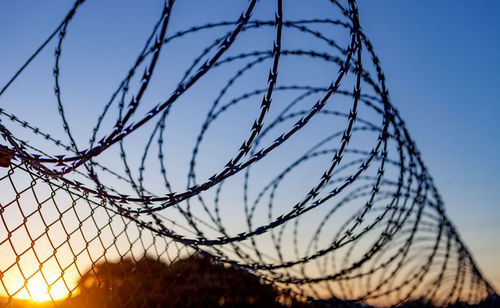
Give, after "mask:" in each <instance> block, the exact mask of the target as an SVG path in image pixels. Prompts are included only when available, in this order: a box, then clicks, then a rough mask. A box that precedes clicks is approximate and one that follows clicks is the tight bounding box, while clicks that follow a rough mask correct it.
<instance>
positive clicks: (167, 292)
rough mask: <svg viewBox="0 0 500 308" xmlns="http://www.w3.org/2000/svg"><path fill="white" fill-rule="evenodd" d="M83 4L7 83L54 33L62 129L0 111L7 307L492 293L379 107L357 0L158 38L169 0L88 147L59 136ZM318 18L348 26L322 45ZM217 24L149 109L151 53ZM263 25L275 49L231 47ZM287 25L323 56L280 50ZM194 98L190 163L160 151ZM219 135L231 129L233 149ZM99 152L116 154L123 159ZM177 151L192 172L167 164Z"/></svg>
mask: <svg viewBox="0 0 500 308" xmlns="http://www.w3.org/2000/svg"><path fill="white" fill-rule="evenodd" d="M84 2H85V1H84V0H78V1H76V2H75V3H74V5H73V7H72V8H71V10H70V11H69V12H68V14H67V15H66V16H65V17H64V19H63V21H62V22H61V24H59V26H58V27H57V28H56V29H55V31H54V32H53V33H52V34H51V35H50V36H49V37H48V38H47V39H46V40H45V41H44V42H43V44H42V45H41V46H40V47H39V48H38V49H37V50H36V51H35V52H34V53H33V55H32V56H31V57H30V58H29V59H28V60H27V61H26V63H25V64H23V65H22V66H21V67H20V68H19V70H18V71H17V72H15V73H14V74H13V75H12V77H11V78H10V79H9V81H8V82H7V83H6V85H5V86H3V87H2V90H1V91H0V99H1V98H2V95H4V93H6V92H7V91H8V90H9V89H10V88H11V87H15V85H16V81H17V80H18V79H20V78H21V77H22V74H21V73H22V72H23V70H24V69H25V68H26V67H28V66H29V65H30V64H31V63H32V62H34V61H36V60H37V57H38V56H39V53H40V52H41V51H42V50H43V49H45V48H46V47H47V46H48V45H49V43H50V42H51V41H56V42H55V44H56V49H55V53H54V60H55V64H54V67H53V76H54V94H55V97H56V102H57V111H58V113H59V115H60V117H61V120H62V132H63V133H64V135H63V134H61V135H57V136H54V135H52V134H48V133H45V132H43V131H42V130H41V129H39V128H37V126H36V124H32V123H29V122H27V121H25V120H23V119H22V117H23V115H22V114H16V115H14V114H12V113H9V111H8V108H4V109H0V121H1V122H0V132H1V134H2V136H3V138H4V140H5V145H2V146H1V147H0V158H1V165H2V167H4V168H2V169H0V190H1V192H2V197H1V199H0V217H1V221H2V223H1V224H0V253H1V256H2V261H1V262H0V282H1V287H0V289H3V290H2V292H1V295H3V296H4V297H5V302H6V304H7V305H8V306H16V305H19V303H20V300H19V298H23V297H24V298H28V299H31V300H37V299H39V298H40V296H41V295H43V296H45V297H44V298H45V299H48V300H50V302H51V304H53V305H56V306H63V307H66V306H67V307H72V306H75V307H76V306H82V305H87V306H96V307H97V306H109V307H114V306H117V307H123V306H138V307H140V306H148V307H149V306H176V305H179V306H197V305H204V304H205V305H206V304H207V303H216V304H217V305H233V304H238V303H240V304H241V303H247V304H252V303H254V304H256V303H260V304H262V305H264V304H266V305H270V304H269V302H266V301H269V300H271V302H273V304H274V305H276V307H279V306H293V305H299V303H302V304H303V305H306V302H308V303H309V305H337V304H339V303H342V304H344V305H356V304H357V303H358V304H359V303H366V304H371V305H384V306H390V305H399V304H403V303H409V302H411V301H419V302H422V303H429V304H434V305H448V304H455V303H461V302H467V303H470V304H472V303H481V302H485V301H498V295H497V294H496V292H495V290H494V289H493V288H492V287H491V285H490V284H489V283H488V282H487V281H486V280H485V279H484V277H483V276H482V274H481V272H480V271H479V269H478V268H477V266H476V264H475V262H474V260H473V258H472V255H471V253H470V252H469V250H468V249H467V248H466V246H465V245H464V243H463V242H462V240H461V238H460V236H459V235H458V233H457V231H456V228H455V227H454V226H453V224H452V223H451V222H450V220H449V219H448V217H447V216H446V213H445V209H444V203H443V201H442V199H441V197H440V195H439V192H438V190H437V188H436V187H435V185H434V183H433V180H432V178H431V176H430V174H429V172H428V170H427V168H426V167H425V165H424V163H423V161H422V159H421V156H420V153H419V152H418V150H417V148H416V145H415V143H414V141H413V140H412V139H411V137H410V135H409V132H408V131H407V129H406V128H405V126H404V122H403V120H402V118H401V116H400V115H399V113H398V111H397V109H396V108H395V106H394V105H393V104H392V103H391V101H390V97H389V94H388V90H387V88H386V85H385V76H384V73H383V71H382V68H381V65H380V61H379V59H378V57H377V55H376V54H375V51H374V48H373V46H372V44H371V43H370V41H369V39H368V38H367V37H366V35H365V34H364V33H363V31H362V29H361V27H360V22H359V20H358V12H357V6H356V3H355V1H354V0H349V1H347V2H346V3H340V2H337V1H333V0H332V1H331V5H332V7H334V8H336V9H337V12H338V16H337V17H338V18H339V19H305V20H289V19H287V18H286V11H284V9H283V3H282V1H281V0H277V1H276V5H275V12H274V14H275V18H274V20H259V19H255V18H253V17H252V14H253V12H254V10H255V8H256V7H258V6H259V5H260V4H258V3H257V1H255V0H251V1H249V2H248V4H247V5H246V7H245V8H244V9H243V10H242V13H241V16H240V17H239V18H238V19H237V20H235V21H222V22H221V21H216V22H213V23H209V24H205V25H197V26H193V27H190V28H188V29H185V30H181V31H179V32H176V33H175V34H170V35H168V34H167V33H169V31H168V29H169V21H170V20H171V19H172V18H175V9H172V8H173V7H174V8H175V4H174V1H173V0H169V1H165V2H164V5H163V6H162V7H161V9H160V11H159V15H160V17H159V19H158V21H157V22H156V23H155V25H154V27H153V29H152V31H151V34H150V36H148V38H147V39H146V43H145V46H144V48H143V49H142V50H141V52H140V53H139V55H138V56H137V59H136V61H135V63H134V64H133V65H132V66H131V68H130V69H129V70H128V74H127V75H126V77H125V78H124V79H123V80H122V81H121V82H120V83H119V86H118V88H117V89H116V90H115V91H113V94H112V96H111V99H110V100H109V101H108V102H106V103H105V104H103V106H104V109H103V111H102V112H101V113H99V114H96V117H97V124H96V126H95V127H94V128H93V129H91V130H90V132H91V138H90V139H89V140H88V146H87V147H82V146H81V144H82V143H81V142H82V140H80V139H79V138H77V137H76V136H77V135H78V134H74V131H75V128H74V127H73V128H71V127H72V126H71V125H72V122H71V120H70V118H68V117H67V114H68V113H71V112H68V110H67V108H68V106H71V103H70V102H65V101H64V100H63V93H64V92H63V87H62V84H61V76H62V75H61V74H62V72H63V70H62V69H63V67H62V65H61V57H62V56H63V51H64V50H65V48H64V39H65V38H66V37H67V36H68V35H69V33H70V30H71V27H70V25H71V21H72V20H73V19H74V17H75V16H76V15H77V13H78V10H79V8H80V6H82V5H83V4H84ZM318 29H320V30H318ZM327 29H336V31H344V32H345V33H346V35H345V37H344V38H343V40H342V39H339V40H335V39H334V38H332V37H331V34H330V33H336V32H334V31H330V30H327ZM339 29H340V30H339ZM221 31H222V32H221ZM266 31H267V32H266ZM210 32H213V33H216V35H215V36H214V37H216V38H215V39H214V40H213V41H212V42H211V43H210V44H209V45H208V46H207V47H206V48H205V49H204V50H203V51H202V52H201V53H200V54H199V56H197V57H196V58H194V60H193V61H192V62H191V64H190V65H189V66H188V68H187V69H186V70H185V72H184V73H183V74H182V78H181V79H180V81H178V82H177V84H176V85H175V87H174V91H173V92H172V93H171V94H170V95H169V96H167V97H164V98H163V99H162V101H161V102H160V103H158V104H155V105H151V102H148V101H147V99H145V98H144V97H145V95H146V93H147V91H148V89H149V88H151V87H154V86H151V85H150V84H151V83H154V82H152V80H153V79H154V76H156V75H157V72H158V70H161V69H162V66H161V63H160V62H159V61H160V59H162V56H163V57H167V58H168V53H166V52H165V51H164V50H165V49H167V48H168V47H170V46H175V44H176V42H180V41H187V42H189V41H190V40H194V38H193V37H194V36H195V35H197V34H199V33H210ZM264 32H265V33H272V37H273V42H272V45H271V48H269V47H268V46H267V47H266V49H263V50H260V49H255V50H249V49H245V50H244V51H238V49H237V47H234V46H238V44H243V43H244V42H245V39H246V36H248V35H250V36H251V35H257V36H258V35H260V34H259V33H264ZM220 33H225V34H223V35H220ZM295 35H296V36H301V37H308V38H310V39H313V40H316V41H317V42H318V44H324V45H325V46H327V47H326V48H324V49H321V50H320V49H304V47H301V46H298V47H296V46H293V44H291V43H289V41H287V38H289V37H294V36H295ZM233 47H234V48H233ZM367 59H370V60H367ZM300 63H307V65H316V66H317V67H318V68H320V67H328V68H329V69H328V74H324V73H320V72H321V69H317V72H315V73H314V75H313V76H309V77H305V78H303V76H300V74H298V71H297V69H295V71H294V70H293V69H292V70H290V69H289V68H290V67H294V66H295V65H297V64H300ZM262 67H265V68H267V73H266V72H265V69H264V70H263V69H262ZM333 68H335V69H337V70H338V71H337V72H335V71H334V70H333ZM142 69H144V73H143V74H142V75H138V71H140V70H142ZM283 72H284V73H283ZM333 72H334V73H333ZM170 74H174V73H172V72H170ZM209 74H210V77H207V76H208V75H209ZM252 74H253V75H252ZM304 74H305V73H304ZM175 75H180V74H175ZM254 75H255V76H258V79H259V80H262V78H265V79H264V82H258V81H255V80H256V79H255V78H257V77H252V76H254ZM213 76H215V77H213ZM226 77H227V78H226ZM325 77H326V81H324V82H323V81H322V82H318V81H317V80H325ZM210 78H214V81H213V82H210ZM224 78H226V79H225V81H224V82H223V83H222V85H221V86H220V87H219V85H218V83H220V82H219V79H221V80H222V79H224ZM252 78H254V79H252ZM321 78H323V79H321ZM207 80H208V85H209V86H208V89H207V88H206V87H205V88H204V87H203V83H204V82H205V83H207ZM249 80H254V82H249ZM309 81H310V82H309ZM199 84H201V86H199ZM318 84H319V85H318ZM210 90H211V91H212V92H213V93H212V94H209V93H210ZM189 91H194V92H197V93H201V96H199V97H201V98H203V99H205V101H204V102H203V103H201V104H199V106H197V107H195V109H192V110H190V114H191V115H190V117H189V119H186V120H187V121H189V122H191V123H196V124H199V125H201V128H200V129H198V130H195V132H197V133H195V134H194V135H193V136H194V146H193V147H192V150H191V155H190V157H189V153H182V154H180V153H176V151H175V150H171V147H170V143H169V142H171V141H170V140H172V139H175V138H174V135H175V134H178V135H180V137H181V139H183V138H185V137H184V136H183V135H182V134H183V132H182V131H180V130H177V129H176V128H175V127H173V128H172V127H169V123H172V122H174V123H179V122H175V120H176V119H179V117H182V115H181V116H180V115H179V112H178V111H177V110H176V106H182V104H187V102H186V101H185V100H184V101H183V98H184V97H188V98H189V95H190V94H189ZM131 92H134V94H131ZM210 97H214V98H213V99H212V98H210ZM127 102H128V103H127ZM210 103H211V104H210ZM113 105H116V106H115V107H116V111H115V113H116V114H115V116H116V118H115V119H114V120H113V119H112V118H111V117H112V114H113V110H112V107H113ZM255 106H257V107H258V108H256V107H255ZM144 108H145V109H144ZM206 108H208V111H204V110H205V109H206ZM70 109H71V108H70ZM144 110H146V111H145V112H144ZM237 110H244V112H243V113H241V112H240V113H238V112H237ZM141 112H143V114H141ZM252 114H253V116H252ZM199 115H204V117H203V116H201V117H200V116H199ZM184 116H185V115H184ZM196 121H200V122H196ZM228 121H229V122H228ZM219 123H223V124H219ZM246 123H248V124H249V125H248V126H246V125H247V124H246ZM218 126H222V127H223V128H220V127H219V128H218ZM81 129H82V128H81V127H79V128H78V130H81ZM106 129H108V131H105V130H106ZM139 130H140V131H141V138H139V139H137V138H136V136H137V134H138V131H139ZM148 130H149V131H150V133H149V134H147V133H146V134H145V133H144V132H145V131H148ZM228 130H234V131H238V132H239V133H240V134H241V136H242V137H240V139H238V140H239V141H236V142H237V143H236V144H235V143H231V142H233V141H232V137H231V136H230V135H229V134H227V131H228ZM98 136H99V137H98ZM64 138H67V140H68V141H67V142H64V141H62V140H63V139H64ZM98 139H99V141H97V140H98ZM138 140H140V141H138ZM229 140H231V141H229ZM241 140H243V141H241ZM140 142H142V143H143V144H144V145H143V147H141V146H140V145H139V144H140ZM155 142H156V144H157V147H156V148H155V146H154V143H155ZM172 143H174V144H175V142H172ZM115 144H117V145H116V146H115V147H113V146H114V145H115ZM172 147H174V146H172ZM117 149H118V150H117ZM235 149H236V150H235ZM138 150H142V153H141V154H140V155H139V156H137V153H138ZM113 151H115V152H113ZM116 151H117V152H116ZM107 153H113V155H114V156H115V157H120V160H121V162H122V164H123V170H121V171H117V170H116V165H117V164H116V161H114V160H113V159H110V158H109V157H110V156H106V154H107ZM131 154H132V155H131ZM183 155H185V157H189V159H188V160H187V168H186V170H185V171H186V172H185V173H184V174H185V178H186V177H187V179H186V181H185V182H183V181H181V180H180V179H179V177H178V174H177V173H176V172H177V171H173V172H172V173H171V172H170V171H168V170H167V169H168V168H173V167H175V168H176V165H178V163H177V162H176V160H179V161H184V160H182V159H181V156H183ZM130 156H132V157H130ZM155 157H156V158H157V159H155ZM214 169H215V171H214ZM169 170H170V169H169ZM162 181H163V184H161V182H162ZM183 185H185V188H184V189H183V188H182V186H183ZM158 187H160V188H158ZM238 194H239V197H238ZM189 256H191V257H189ZM200 272H206V275H205V276H203V277H205V278H203V277H202V276H200ZM207 275H208V276H207ZM207 277H209V278H208V279H207ZM235 280H239V281H238V282H236V281H235ZM207 281H209V282H210V283H208V284H209V285H211V286H209V285H207ZM214 285H215V286H214ZM40 287H41V288H42V289H43V290H44V292H42V294H41V295H40V294H38V293H37V291H36V290H39V289H40ZM214 290H216V291H214ZM258 294H260V295H258Z"/></svg>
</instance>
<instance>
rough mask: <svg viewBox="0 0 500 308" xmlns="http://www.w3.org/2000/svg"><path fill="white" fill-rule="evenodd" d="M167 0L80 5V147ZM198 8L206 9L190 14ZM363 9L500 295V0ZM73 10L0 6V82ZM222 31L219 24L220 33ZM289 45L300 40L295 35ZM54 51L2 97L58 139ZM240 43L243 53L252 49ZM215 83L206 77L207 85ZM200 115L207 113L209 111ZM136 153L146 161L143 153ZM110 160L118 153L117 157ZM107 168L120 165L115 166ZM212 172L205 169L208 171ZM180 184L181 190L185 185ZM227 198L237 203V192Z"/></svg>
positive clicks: (395, 95)
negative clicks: (159, 4)
mask: <svg viewBox="0 0 500 308" xmlns="http://www.w3.org/2000/svg"><path fill="white" fill-rule="evenodd" d="M266 1H267V0H266ZM266 1H264V0H261V3H260V5H261V6H262V7H263V8H262V9H261V11H258V12H261V14H262V15H263V16H267V17H268V18H272V17H273V15H272V14H267V15H266V13H265V7H266V5H268V3H269V2H266ZM296 1H297V0H290V2H286V6H285V13H284V14H285V16H290V19H299V18H301V17H302V16H304V18H306V17H311V16H313V17H325V16H328V11H324V10H322V8H323V7H324V2H325V1H312V2H311V5H310V6H308V7H307V8H306V9H305V10H303V11H301V10H299V9H297V8H298V7H299V5H298V2H296ZM158 3H159V2H158V1H150V2H147V3H144V2H141V4H140V5H138V1H132V0H130V1H122V2H121V3H120V4H118V3H117V2H112V1H110V2H106V3H104V2H101V1H95V0H94V1H92V0H88V2H87V3H85V4H84V6H82V8H81V9H80V11H79V13H78V14H79V15H77V16H78V18H75V20H74V21H73V22H72V24H70V26H69V29H68V33H69V34H68V37H67V38H66V39H65V41H64V44H65V45H64V46H63V51H65V53H64V56H63V57H62V59H61V67H62V68H63V69H64V70H62V71H61V76H62V77H61V78H62V83H63V84H64V86H65V87H64V89H65V90H63V91H66V92H63V97H64V98H65V100H67V101H68V102H69V101H70V102H72V103H67V104H66V105H69V107H68V110H67V115H68V118H69V119H70V120H71V121H70V122H71V123H72V129H73V132H74V134H75V136H77V138H76V139H77V140H83V141H82V142H81V144H86V142H87V141H88V139H89V134H90V128H92V127H93V126H94V125H95V123H96V117H97V115H98V114H99V113H100V111H101V110H102V106H103V102H105V101H106V100H107V99H109V97H110V94H111V89H114V88H113V87H116V85H118V82H119V81H120V80H121V78H123V76H125V74H126V73H127V69H128V67H129V66H130V63H132V62H133V61H134V60H135V57H136V55H137V53H138V52H139V50H140V48H141V47H142V45H141V44H144V38H145V37H146V36H147V35H148V34H149V31H150V29H151V28H152V25H154V23H155V21H156V19H157V18H158V14H157V9H158ZM242 3H243V5H242V4H241V3H240V2H237V1H232V2H231V1H230V2H227V3H226V4H225V5H224V6H223V9H221V7H220V6H215V5H211V4H210V3H209V2H208V1H207V2H203V3H199V2H195V1H182V2H180V1H179V2H178V3H177V5H178V7H177V9H178V12H182V13H180V14H181V16H182V17H180V18H178V19H173V20H172V21H171V22H172V23H171V26H172V27H173V29H180V28H182V27H183V26H185V25H191V24H203V23H205V22H206V21H210V20H212V19H214V20H220V19H221V18H222V19H223V17H227V16H234V18H232V19H235V18H236V17H237V16H239V14H240V12H241V10H242V7H244V6H245V4H246V3H247V2H246V1H243V2H242ZM195 5H196V9H197V10H198V11H199V12H204V14H201V15H197V14H189V10H190V9H192V8H193V7H195ZM358 6H359V14H360V22H361V26H362V28H363V31H364V32H365V33H366V34H367V36H368V37H369V38H370V40H371V42H372V44H373V46H374V49H375V52H376V53H377V55H378V56H379V58H380V61H381V65H382V68H383V70H384V72H385V75H386V82H387V86H388V88H389V95H390V98H391V102H392V103H393V105H394V106H395V107H396V108H397V109H398V110H399V112H400V115H401V116H402V118H403V119H404V120H405V123H406V126H407V128H408V130H409V132H410V134H411V136H412V137H413V140H414V141H415V142H416V144H417V146H418V148H419V150H420V152H421V153H422V157H423V160H424V162H425V164H426V165H427V167H428V169H429V172H430V174H431V175H432V176H433V179H434V182H435V184H436V186H437V188H438V190H439V192H440V193H441V195H442V197H443V200H444V202H445V207H446V211H447V214H448V216H449V218H450V219H451V221H452V222H453V223H454V224H455V225H456V227H457V229H458V231H459V233H460V235H461V236H462V238H463V240H464V242H465V243H466V245H467V246H468V247H469V248H470V250H471V251H472V253H473V256H474V257H475V260H476V261H477V263H478V265H479V268H480V269H481V270H482V272H483V273H484V274H485V276H486V278H487V279H488V280H489V281H490V282H491V283H492V284H493V285H494V286H495V287H496V289H497V291H498V290H500V269H499V267H498V266H497V263H498V262H497V259H498V256H500V240H499V238H500V225H499V223H498V222H499V221H500V204H499V200H500V189H499V188H500V164H499V163H498V160H497V157H498V153H499V151H500V138H499V137H498V133H499V132H500V121H498V119H497V117H498V114H499V113H500V103H499V99H498V98H499V96H500V95H499V94H500V90H499V87H498V85H500V74H499V73H498V70H499V69H500V57H499V53H498V50H500V33H499V32H500V30H499V29H500V3H499V2H498V1H493V0H490V1H464V0H459V1H452V0H446V1H430V0H424V1H397V0H391V1H389V0H378V1H371V0H359V1H358ZM70 7H71V3H70V2H68V1H51V2H50V3H48V2H42V1H14V0H6V1H2V2H1V3H0V12H2V13H0V16H1V18H0V40H2V49H1V50H0V68H1V70H0V85H2V86H3V85H4V84H5V83H6V82H7V81H8V79H9V78H10V77H11V76H12V74H13V73H14V72H15V71H16V69H17V68H18V67H19V66H20V65H21V64H22V63H23V61H25V59H27V58H28V57H29V56H30V55H31V54H32V52H33V50H35V49H36V48H37V47H38V46H39V44H40V43H41V42H42V41H43V40H44V39H45V38H46V37H47V36H48V35H49V34H50V33H51V31H52V30H53V29H54V28H55V27H56V26H57V24H58V23H59V22H60V20H61V19H62V18H63V16H64V14H65V12H67V11H68V9H69V8H70ZM287 9H288V11H287ZM270 12H271V13H272V11H270ZM287 14H289V15H287ZM226 19H231V18H226ZM335 31H336V30H335ZM223 33H224V32H217V34H218V35H222V34H223ZM339 35H340V36H341V37H340V39H339V40H340V41H341V42H343V41H342V40H345V39H346V37H345V36H344V37H342V34H341V33H340V34H339ZM215 37H217V35H215V34H209V35H206V36H199V37H197V40H198V41H196V42H199V43H190V44H191V45H189V44H188V45H182V44H183V43H182V42H180V43H179V45H174V47H172V49H166V51H164V52H167V53H170V55H171V58H170V59H171V61H170V62H168V65H169V66H168V70H164V71H162V72H160V73H158V74H159V75H160V76H161V78H165V79H166V80H168V81H169V84H171V85H170V86H169V87H170V88H168V87H167V88H166V89H162V87H160V86H159V85H158V84H153V85H152V86H151V87H152V90H151V94H148V95H149V96H146V99H149V100H151V101H153V102H156V101H157V100H159V99H160V98H161V97H163V96H164V94H165V93H169V92H171V91H172V90H173V87H174V85H175V82H176V81H177V80H178V79H179V77H180V73H179V74H171V72H178V71H181V72H182V71H183V70H184V69H185V68H186V66H187V65H188V64H189V63H190V62H189V61H190V60H189V59H191V57H193V55H195V54H197V52H199V50H201V48H202V46H205V45H206V44H205V42H208V41H211V40H213V39H214V38H215ZM272 39H273V37H272V32H270V33H269V34H268V35H267V34H266V36H265V37H264V38H254V37H250V39H249V42H250V43H251V44H255V45H257V46H270V43H271V42H272ZM261 40H262V41H261ZM287 43H290V44H299V45H300V44H301V42H300V41H299V40H294V39H293V38H291V39H290V41H287ZM259 44H260V45H259ZM303 44H304V45H305V42H303ZM54 48H55V45H54V43H52V44H50V45H49V46H48V48H47V49H46V50H44V51H43V52H42V53H41V54H40V56H39V57H38V58H37V60H36V61H34V62H33V64H32V65H31V66H30V68H29V70H26V72H23V74H22V75H21V78H19V80H18V81H17V82H16V84H15V87H13V88H12V89H9V90H8V91H7V92H6V93H5V95H4V96H3V97H2V98H0V107H1V108H5V109H6V110H7V111H9V112H11V113H13V114H16V115H18V116H20V117H21V116H23V117H24V119H26V120H29V121H30V123H31V122H32V123H36V124H37V125H38V126H40V127H42V128H43V129H44V130H45V131H48V132H51V133H53V134H55V135H58V134H59V135H60V134H61V131H60V127H61V125H60V120H59V119H57V120H53V119H55V118H56V116H57V107H56V104H55V100H54V95H53V80H52V79H51V78H52V67H53V61H54V58H53V50H54ZM235 48H238V47H235ZM239 48H242V50H244V48H245V45H243V47H239ZM306 49H307V48H306ZM163 64H164V63H163ZM165 65H166V64H165ZM257 72H259V71H258V70H257ZM304 72H306V71H304ZM304 74H305V73H304ZM172 75H174V77H171V76H172ZM211 78H212V79H211V80H210V81H211V82H214V83H215V82H217V81H219V79H218V78H219V77H218V76H213V77H211ZM248 78H249V80H248V81H246V82H253V81H254V79H252V78H256V77H252V76H250V77H248ZM311 78H312V77H311ZM204 87H206V88H204ZM209 88H210V86H207V85H205V86H204V85H203V84H202V85H201V90H200V92H201V91H205V89H209ZM26 89H29V91H26ZM201 99H203V94H192V95H191V96H188V97H187V99H186V100H187V101H188V102H189V101H190V100H191V101H194V102H196V101H198V100H201ZM186 106H188V107H186V110H183V109H182V108H181V107H180V108H181V109H180V110H178V112H179V114H181V115H183V114H184V113H185V112H189V111H190V110H191V109H190V108H198V107H193V106H196V105H189V104H186ZM183 112H184V113H183ZM237 112H239V113H236V115H239V116H240V117H241V116H244V115H245V112H246V111H245V110H239V111H237ZM203 115H204V113H203V112H200V116H203ZM193 117H194V118H191V119H190V121H185V120H184V119H185V118H184V117H182V116H180V117H178V118H179V120H178V121H177V122H174V124H171V125H173V127H174V130H176V131H189V130H190V128H192V127H193V126H192V125H194V127H195V129H193V130H192V131H193V134H192V135H189V133H184V134H178V135H179V136H180V137H178V138H177V139H176V136H172V137H171V138H172V139H171V141H172V142H173V143H174V144H176V145H177V146H178V147H180V148H182V146H186V147H188V146H191V145H192V144H191V142H189V144H185V143H187V142H186V141H185V140H193V139H194V137H195V136H196V135H195V133H196V132H197V127H198V126H199V122H200V121H201V120H202V119H203V118H196V115H194V116H193ZM235 118H237V117H235ZM252 120H253V119H252ZM191 122H192V123H195V124H192V123H191ZM222 123H224V122H222ZM245 123H246V122H245ZM225 124H226V125H231V126H235V125H236V124H238V122H234V121H233V120H230V119H229V120H227V122H225ZM249 124H251V123H249ZM103 130H104V129H103ZM243 133H244V130H243V131H239V130H237V129H235V131H234V132H231V133H228V134H227V135H224V138H222V139H223V140H218V139H217V138H214V139H210V140H213V141H212V142H213V144H212V145H213V146H212V148H209V149H205V150H206V151H208V152H207V153H211V151H213V152H214V155H216V154H217V153H218V152H217V150H218V148H220V147H222V146H223V145H225V144H227V143H230V142H233V141H234V142H238V140H240V136H241V134H243ZM131 152H132V153H131V156H132V158H131V159H132V160H134V159H136V161H137V159H139V153H135V152H134V151H131ZM136 154H137V157H135V156H134V155H136ZM113 155H114V154H113ZM188 156H189V155H185V156H179V157H176V162H175V163H174V164H173V165H172V166H170V168H171V169H169V170H172V171H171V172H173V173H174V174H175V173H176V172H178V173H179V174H182V173H183V172H184V173H185V169H182V170H177V169H176V168H177V167H176V165H177V164H179V165H186V164H187V163H188V158H189V157H188ZM205 157H212V156H210V155H205ZM219 158H220V161H219V160H218V159H213V161H210V160H209V161H205V164H206V165H209V166H210V164H211V163H214V164H217V163H219V162H222V161H224V159H225V157H224V156H223V155H221V156H220V157H219ZM104 159H108V161H109V159H110V157H104ZM111 161H112V160H111ZM202 163H203V161H202ZM110 164H111V165H113V162H111V163H110ZM202 171H203V170H202ZM206 172H207V174H208V172H210V170H207V171H206ZM202 173H203V172H202ZM150 185H151V186H152V187H153V189H157V190H158V189H160V187H161V185H159V184H158V187H155V185H157V183H150ZM179 185H180V186H179V187H182V186H183V185H184V183H183V184H179ZM228 198H229V199H230V200H233V199H232V198H233V197H232V196H229V197H228ZM234 200H237V198H236V197H235V198H234Z"/></svg>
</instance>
